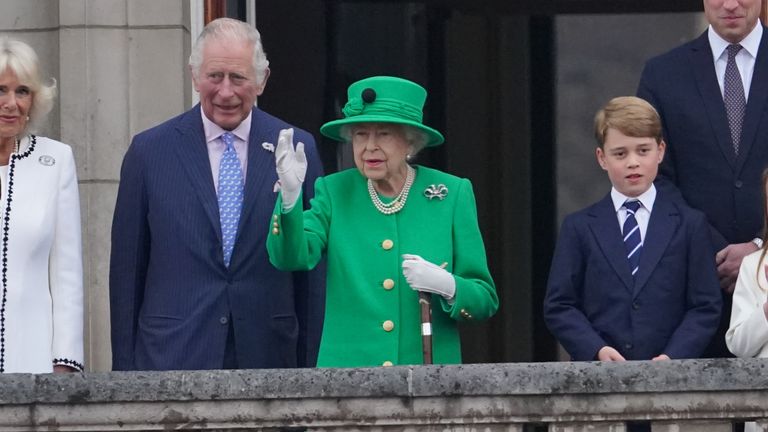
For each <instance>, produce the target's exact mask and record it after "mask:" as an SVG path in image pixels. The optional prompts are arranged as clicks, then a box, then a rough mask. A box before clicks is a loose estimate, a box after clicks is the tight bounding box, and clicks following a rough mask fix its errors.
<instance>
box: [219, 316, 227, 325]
mask: <svg viewBox="0 0 768 432" xmlns="http://www.w3.org/2000/svg"><path fill="white" fill-rule="evenodd" d="M219 322H220V323H221V324H226V323H228V322H229V320H228V319H227V317H221V318H219Z"/></svg>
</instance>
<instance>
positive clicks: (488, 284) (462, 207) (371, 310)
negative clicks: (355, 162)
mask: <svg viewBox="0 0 768 432" xmlns="http://www.w3.org/2000/svg"><path fill="white" fill-rule="evenodd" d="M415 168H416V178H415V180H414V183H413V187H412V188H411V194H410V195H409V196H408V201H407V202H406V205H405V207H403V209H402V210H401V211H400V212H398V213H395V214H390V215H385V214H383V213H380V212H379V211H378V210H377V209H376V208H375V207H374V205H373V203H372V202H371V199H370V196H369V194H368V189H367V184H366V181H367V180H366V178H365V177H363V176H362V175H361V174H360V172H359V171H357V169H350V170H346V171H342V172H339V173H336V174H332V175H329V176H326V177H321V178H319V179H318V180H317V181H316V183H315V197H314V198H313V199H312V201H311V208H310V209H307V210H304V211H302V209H301V206H300V205H297V206H294V208H293V209H292V210H291V211H289V212H287V213H283V214H282V215H281V217H280V235H279V236H269V238H268V240H267V250H268V251H269V257H270V261H271V262H272V264H274V265H275V266H276V267H277V268H279V269H282V270H291V271H293V270H307V269H310V268H313V267H314V266H315V265H317V263H318V262H319V261H320V259H321V258H322V257H323V256H325V257H326V260H327V286H326V308H325V321H324V324H323V334H322V340H321V342H320V353H319V355H318V361H317V364H318V366H320V367H365V366H369V367H374V366H381V365H382V364H383V362H385V361H389V362H392V363H393V364H398V365H409V364H421V363H422V358H423V357H422V348H421V320H420V318H419V317H420V314H419V299H418V293H417V292H416V291H414V290H412V289H410V286H409V285H408V282H407V281H406V280H405V277H404V276H403V270H402V263H403V258H402V254H416V255H420V256H421V257H422V258H424V259H425V260H427V261H430V262H432V263H435V264H436V265H440V264H442V263H447V266H446V270H447V271H448V272H450V273H452V274H453V277H454V280H455V281H456V295H455V297H454V298H453V301H452V302H451V303H448V302H447V301H446V300H445V299H444V298H443V297H441V296H439V295H432V341H433V360H434V363H437V364H447V363H461V346H460V342H459V332H458V326H457V323H458V322H462V321H465V318H464V317H462V315H461V313H460V311H461V310H462V309H464V310H465V311H472V316H473V317H474V318H475V320H483V319H486V318H488V317H490V316H491V315H493V314H494V313H495V312H496V309H497V308H498V298H497V296H496V288H495V286H494V283H493V279H492V278H491V275H490V272H489V271H488V265H487V263H486V255H485V247H484V245H483V239H482V236H481V234H480V228H479V226H478V222H477V212H476V206H475V197H474V194H473V192H472V184H471V183H470V182H469V180H467V179H462V178H459V177H455V176H452V175H450V174H446V173H442V172H440V171H437V170H433V169H430V168H425V167H420V166H415ZM439 185H442V186H444V187H445V188H446V189H447V191H448V192H447V193H446V194H445V196H444V197H443V199H438V198H433V199H429V197H428V195H429V194H425V193H424V191H425V190H427V189H428V188H430V187H433V186H434V187H437V186H439ZM297 202H299V203H300V202H301V199H299V200H297ZM275 213H276V214H281V213H282V201H281V198H279V197H278V200H277V203H275ZM266 228H267V227H265V229H266ZM384 240H390V241H391V242H392V245H391V249H389V250H385V249H384V243H383V242H384ZM386 279H392V280H393V282H394V285H395V286H399V287H402V289H398V290H391V291H390V290H386V289H381V288H379V287H382V286H384V281H385V280H386ZM386 320H392V321H394V322H393V324H394V325H393V328H392V330H391V331H389V332H386V331H383V330H382V323H383V322H384V321H386ZM395 323H396V324H395Z"/></svg>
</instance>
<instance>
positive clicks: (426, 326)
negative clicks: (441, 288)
mask: <svg viewBox="0 0 768 432" xmlns="http://www.w3.org/2000/svg"><path fill="white" fill-rule="evenodd" d="M430 295H431V294H430V293H427V292H423V291H419V306H421V349H422V351H423V352H424V364H425V365H428V364H432V305H430V304H429V296H430Z"/></svg>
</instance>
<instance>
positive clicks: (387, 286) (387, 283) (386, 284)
mask: <svg viewBox="0 0 768 432" xmlns="http://www.w3.org/2000/svg"><path fill="white" fill-rule="evenodd" d="M381 285H382V286H383V287H384V289H385V290H387V291H389V290H391V289H392V288H394V287H395V281H393V280H392V279H384V283H382V284H381Z"/></svg>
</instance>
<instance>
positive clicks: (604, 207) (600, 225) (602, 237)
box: [589, 194, 633, 292]
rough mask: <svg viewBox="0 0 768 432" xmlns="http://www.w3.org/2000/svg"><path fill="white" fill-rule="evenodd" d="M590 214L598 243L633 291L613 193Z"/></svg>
mask: <svg viewBox="0 0 768 432" xmlns="http://www.w3.org/2000/svg"><path fill="white" fill-rule="evenodd" d="M589 216H590V217H591V219H590V221H589V227H590V229H591V230H592V234H593V235H594V236H595V239H596V240H597V244H598V245H599V246H600V249H601V250H602V251H603V254H604V255H605V258H606V260H607V261H608V262H609V263H610V265H611V267H613V270H614V271H615V272H616V274H618V275H619V278H620V279H621V281H622V282H624V286H625V287H626V288H627V290H629V291H630V292H631V291H632V286H633V281H632V273H631V272H630V270H629V262H628V261H627V250H626V247H625V246H624V241H623V239H622V237H621V228H620V227H619V221H618V219H617V218H616V210H615V209H614V208H613V201H611V195H610V194H609V195H607V196H606V197H605V198H603V199H602V200H601V201H600V202H599V203H597V205H595V207H593V208H592V210H591V211H590V212H589Z"/></svg>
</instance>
